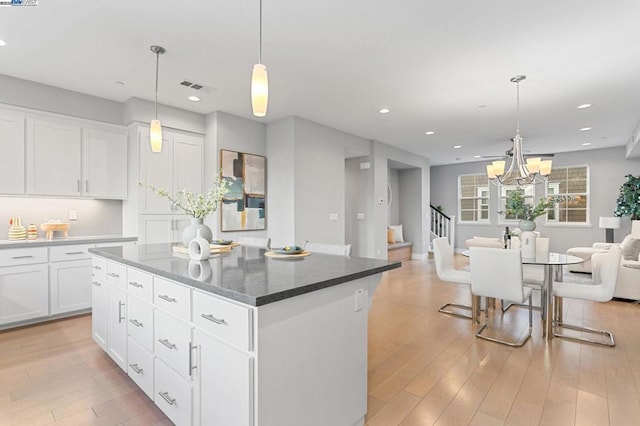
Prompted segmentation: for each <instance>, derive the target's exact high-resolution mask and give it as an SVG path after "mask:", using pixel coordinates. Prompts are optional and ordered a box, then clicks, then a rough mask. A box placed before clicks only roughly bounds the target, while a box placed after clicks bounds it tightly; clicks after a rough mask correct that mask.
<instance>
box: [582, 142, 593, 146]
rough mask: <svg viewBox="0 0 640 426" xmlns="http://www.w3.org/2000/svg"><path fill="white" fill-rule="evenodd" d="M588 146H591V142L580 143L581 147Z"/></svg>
mask: <svg viewBox="0 0 640 426" xmlns="http://www.w3.org/2000/svg"><path fill="white" fill-rule="evenodd" d="M589 145H591V142H583V143H582V146H589Z"/></svg>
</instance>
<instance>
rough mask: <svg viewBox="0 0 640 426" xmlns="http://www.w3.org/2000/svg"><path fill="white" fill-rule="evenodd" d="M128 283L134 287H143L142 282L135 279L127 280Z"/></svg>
mask: <svg viewBox="0 0 640 426" xmlns="http://www.w3.org/2000/svg"><path fill="white" fill-rule="evenodd" d="M129 285H132V286H134V287H138V288H142V287H144V286H143V285H142V284H140V283H138V282H136V281H129Z"/></svg>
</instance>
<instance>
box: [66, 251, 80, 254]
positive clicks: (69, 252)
mask: <svg viewBox="0 0 640 426" xmlns="http://www.w3.org/2000/svg"><path fill="white" fill-rule="evenodd" d="M64 254H84V252H83V251H67V252H65V253H64Z"/></svg>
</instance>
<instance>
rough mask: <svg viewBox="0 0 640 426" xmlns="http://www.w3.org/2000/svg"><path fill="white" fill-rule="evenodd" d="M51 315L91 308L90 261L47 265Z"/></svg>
mask: <svg viewBox="0 0 640 426" xmlns="http://www.w3.org/2000/svg"><path fill="white" fill-rule="evenodd" d="M49 295H50V299H49V305H50V309H51V315H55V314H60V313H63V312H72V311H77V310H80V309H88V308H90V307H91V260H73V261H69V262H52V263H51V264H50V265H49Z"/></svg>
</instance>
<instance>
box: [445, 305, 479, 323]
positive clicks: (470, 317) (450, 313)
mask: <svg viewBox="0 0 640 426" xmlns="http://www.w3.org/2000/svg"><path fill="white" fill-rule="evenodd" d="M449 307H452V308H457V309H463V310H465V311H470V313H469V314H464V313H460V312H455V311H452V310H450V309H448V308H449ZM438 312H442V313H443V314H449V315H453V316H454V317H460V318H467V319H471V320H473V319H474V311H473V306H467V305H459V304H457V303H445V304H444V305H442V306H440V308H439V309H438Z"/></svg>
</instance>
